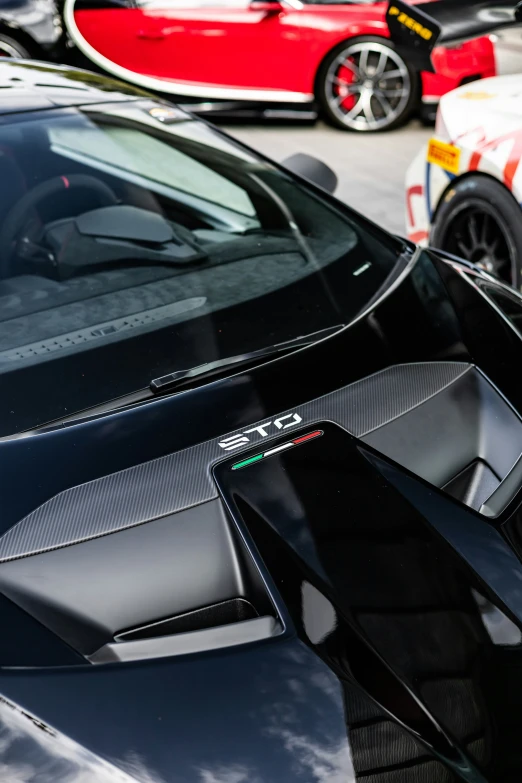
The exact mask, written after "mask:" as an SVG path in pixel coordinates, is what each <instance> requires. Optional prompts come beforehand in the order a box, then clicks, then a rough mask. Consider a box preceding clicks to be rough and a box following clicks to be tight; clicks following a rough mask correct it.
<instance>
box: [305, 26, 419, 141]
mask: <svg viewBox="0 0 522 783" xmlns="http://www.w3.org/2000/svg"><path fill="white" fill-rule="evenodd" d="M361 48H362V49H364V50H366V51H368V53H369V57H368V60H367V63H368V64H369V67H370V70H371V69H372V68H373V67H374V66H373V65H372V63H373V64H375V63H376V62H377V63H379V61H380V60H379V58H380V56H381V54H383V55H385V56H386V57H387V58H388V61H387V65H386V66H385V67H386V70H385V71H384V72H383V74H382V75H383V77H384V78H382V79H380V80H379V79H378V77H377V76H376V75H375V74H372V73H367V74H366V76H367V78H363V75H362V71H360V72H359V74H360V84H361V88H366V86H367V84H369V82H372V83H373V86H372V87H371V88H370V87H369V86H368V89H369V90H370V92H371V93H372V97H371V99H370V100H371V108H372V112H373V113H374V114H375V115H376V116H379V112H382V114H383V115H385V114H386V108H385V104H384V103H383V102H382V98H384V99H385V100H386V102H387V103H388V105H389V106H390V107H391V108H392V111H391V112H390V114H389V119H388V118H385V117H382V118H380V117H379V120H381V119H382V120H383V121H382V122H381V121H379V122H377V123H375V124H372V123H371V121H368V118H367V117H366V116H365V120H366V121H365V122H358V119H360V118H357V117H356V118H355V119H356V121H355V122H354V121H353V120H351V119H350V120H348V119H347V116H348V112H344V109H343V108H342V107H337V108H335V106H334V104H335V98H336V97H338V96H336V95H335V94H334V91H335V87H336V85H333V82H332V81H331V79H332V78H333V73H334V71H336V69H337V61H339V58H342V57H343V55H346V57H347V58H350V57H353V58H355V60H354V63H355V61H357V65H356V67H357V69H359V64H360V63H361V57H362V53H361V54H359V50H360V49H361ZM372 52H373V54H372ZM357 58H358V59H357ZM344 63H345V64H346V60H344ZM338 65H339V68H341V67H342V61H341V62H339V63H338ZM388 65H390V66H391V67H388ZM394 65H396V67H395V68H394V67H393V66H394ZM395 70H401V71H402V74H401V76H397V77H396V78H395V82H393V81H392V79H393V77H390V78H389V79H388V78H386V73H387V72H392V71H395ZM386 82H388V87H387V86H386ZM393 84H395V87H394V88H393V89H390V85H393ZM355 85H356V82H355V81H354V82H353V88H354V89H355ZM419 85H420V82H419V76H418V74H417V72H416V71H415V70H413V69H412V68H411V67H410V66H409V65H408V63H406V62H405V60H403V58H402V57H401V56H400V55H399V54H398V53H397V51H396V49H395V47H394V45H393V44H392V42H391V41H388V40H387V39H386V38H379V37H378V36H375V37H374V36H368V35H365V36H359V37H357V38H350V39H349V40H347V41H343V43H341V44H339V46H336V47H335V49H332V51H331V52H330V53H329V54H328V55H327V57H326V58H325V59H324V61H323V63H322V65H321V67H320V69H319V71H318V74H317V79H316V97H317V100H318V101H319V103H320V104H321V107H322V109H323V112H324V114H325V116H326V117H327V119H328V120H329V121H330V122H331V123H332V124H333V125H335V126H336V127H337V128H342V129H343V130H351V131H358V132H366V133H371V132H376V131H384V130H391V129H392V128H396V127H398V126H399V125H402V124H403V123H405V122H406V120H407V119H408V117H409V116H410V115H411V113H412V111H413V110H414V109H415V108H417V106H418V103H419V90H420V86H419ZM403 86H404V91H405V92H404V94H403V95H401V96H400V97H399V96H393V97H392V96H390V95H388V96H386V95H384V93H385V92H388V93H390V92H398V91H399V90H402V87H403ZM350 87H352V85H350V86H349V87H346V88H344V89H350ZM339 89H341V88H340V87H339ZM357 89H358V88H357ZM377 93H379V94H381V97H377ZM359 96H360V97H362V92H361V91H360V92H359ZM346 97H349V96H348V95H347V96H346ZM343 114H344V117H343ZM365 114H366V113H365Z"/></svg>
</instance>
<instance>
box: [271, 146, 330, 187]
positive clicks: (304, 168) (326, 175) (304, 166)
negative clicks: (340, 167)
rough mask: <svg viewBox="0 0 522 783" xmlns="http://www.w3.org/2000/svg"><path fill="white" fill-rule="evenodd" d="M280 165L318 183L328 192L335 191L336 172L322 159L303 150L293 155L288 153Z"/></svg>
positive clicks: (315, 183)
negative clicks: (287, 156)
mask: <svg viewBox="0 0 522 783" xmlns="http://www.w3.org/2000/svg"><path fill="white" fill-rule="evenodd" d="M281 165H282V166H284V167H285V168H287V169H288V170H289V171H292V172H293V173H294V174H298V175H299V176H300V177H303V178H304V179H308V180H310V182H313V183H314V185H319V187H320V188H323V190H327V191H328V193H335V190H336V188H337V184H338V179H337V174H336V173H335V171H332V169H331V168H330V167H329V166H327V165H326V163H323V161H322V160H319V159H318V158H314V157H312V155H306V154H305V153H303V152H296V153H295V155H290V157H289V158H285V160H283V161H281Z"/></svg>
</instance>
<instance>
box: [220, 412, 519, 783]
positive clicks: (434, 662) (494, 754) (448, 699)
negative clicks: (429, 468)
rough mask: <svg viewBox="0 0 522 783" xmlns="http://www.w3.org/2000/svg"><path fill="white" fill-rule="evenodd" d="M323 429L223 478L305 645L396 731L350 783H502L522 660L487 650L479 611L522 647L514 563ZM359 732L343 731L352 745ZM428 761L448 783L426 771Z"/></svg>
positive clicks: (509, 759)
mask: <svg viewBox="0 0 522 783" xmlns="http://www.w3.org/2000/svg"><path fill="white" fill-rule="evenodd" d="M318 426H319V427H320V428H321V429H322V430H323V431H324V435H323V437H321V438H320V439H317V440H313V441H309V442H307V443H305V444H303V445H301V446H299V447H298V448H295V449H292V450H290V451H287V452H283V453H282V454H281V455H275V456H273V457H270V458H268V459H266V460H263V461H261V462H256V463H253V464H251V465H249V466H247V467H245V468H243V469H240V470H236V471H234V470H232V469H231V466H232V464H233V461H228V462H226V463H223V464H222V465H221V466H220V467H219V468H218V469H217V470H216V477H217V480H218V483H219V485H220V487H221V489H222V491H223V493H224V496H225V498H226V499H227V500H228V503H229V505H230V507H231V509H232V510H233V513H234V515H235V517H236V519H237V520H238V523H239V524H240V525H244V526H245V527H246V529H247V530H248V533H249V534H250V535H251V536H252V538H253V540H254V542H255V544H256V545H257V547H258V548H259V551H260V554H261V556H262V557H263V560H264V562H265V565H266V566H267V569H268V571H269V572H270V573H271V575H272V576H273V578H274V580H275V582H276V585H277V587H278V589H279V590H280V593H281V597H282V600H283V601H284V603H285V605H286V606H287V607H288V608H289V609H290V612H291V614H292V619H293V620H294V622H295V624H296V627H297V628H298V631H299V635H300V637H301V638H302V640H303V641H304V642H306V643H307V644H309V645H310V646H311V647H312V649H314V650H315V651H316V652H317V654H318V655H319V656H320V657H321V658H322V659H323V660H324V661H325V662H326V663H327V665H328V666H329V667H330V668H331V669H332V670H333V671H334V672H335V673H336V674H337V676H338V678H339V680H340V681H341V683H343V684H344V683H345V682H348V684H349V686H350V688H349V690H348V693H347V695H346V699H347V701H348V700H349V699H350V698H351V690H353V687H354V685H358V686H359V688H360V689H361V690H362V691H363V692H364V693H365V694H366V695H367V696H368V697H370V698H371V699H372V700H373V701H374V702H376V703H377V704H378V705H379V707H380V709H381V711H382V713H383V714H384V715H386V716H387V718H385V717H382V718H381V721H382V722H379V721H378V720H376V722H375V726H379V725H380V726H383V725H387V722H389V721H390V720H391V721H393V728H392V726H391V725H390V726H389V727H388V726H387V728H389V731H388V732H383V736H382V742H381V744H380V746H379V747H378V748H377V747H375V748H372V749H370V748H368V749H367V755H366V756H365V760H364V764H367V763H368V761H369V760H370V759H371V760H372V761H373V766H372V768H371V770H368V768H366V767H363V768H358V765H357V763H356V764H355V772H356V774H364V775H369V774H384V772H385V770H384V768H386V769H387V770H388V771H390V769H391V768H394V769H395V770H397V771H398V770H399V769H404V770H405V774H410V775H411V774H412V772H413V770H414V769H415V767H417V770H416V772H417V774H418V775H419V779H426V780H446V779H448V780H449V779H462V780H470V781H471V780H473V781H475V780H484V779H488V780H504V779H506V777H505V775H506V771H507V769H509V768H510V767H512V768H515V769H516V768H518V767H519V764H520V761H521V757H520V754H519V749H518V748H517V747H511V748H510V747H509V746H508V747H505V740H504V737H505V734H506V731H508V732H509V730H510V729H512V728H513V724H514V725H516V723H517V722H518V720H519V719H520V711H519V710H518V711H517V717H515V715H513V714H511V715H510V716H507V715H505V714H504V713H503V711H502V710H500V711H497V705H498V702H499V700H500V701H502V700H504V699H506V698H507V697H508V696H509V690H508V692H507V693H505V694H503V693H502V688H503V687H504V688H505V682H504V683H502V685H501V684H500V683H497V667H499V668H502V667H503V665H504V664H503V659H504V658H506V659H507V663H508V665H509V664H510V663H512V661H513V657H514V656H515V655H516V653H515V651H514V650H513V649H512V648H510V646H508V647H507V648H506V647H504V648H499V647H496V645H498V643H499V642H498V636H497V637H495V636H494V635H493V637H491V636H488V633H487V624H485V623H484V622H483V620H482V617H481V613H480V608H479V602H480V601H481V602H482V603H483V604H484V602H485V603H487V604H488V605H490V606H491V607H492V608H493V610H494V611H496V612H497V613H498V617H499V618H500V620H501V623H503V624H504V626H505V627H506V628H507V629H509V630H510V631H511V632H512V633H513V638H514V640H515V644H516V646H518V647H519V646H520V642H521V641H522V634H521V632H520V628H521V627H522V612H521V606H522V592H521V588H520V581H519V575H520V563H519V561H518V559H517V557H516V555H515V554H514V553H513V551H512V550H511V549H510V548H509V546H508V545H507V544H506V542H505V541H504V540H503V539H502V537H501V535H500V534H499V533H498V532H497V531H495V530H494V529H493V528H492V527H491V526H490V525H489V524H488V523H487V522H486V521H484V519H481V518H480V517H479V516H478V515H477V514H475V513H474V512H472V511H469V510H465V509H464V508H463V507H462V506H461V505H460V504H456V503H455V502H454V501H452V500H451V499H449V498H447V497H444V495H443V494H442V493H441V492H440V491H438V490H434V488H433V487H432V486H430V485H427V484H425V483H424V482H422V481H421V480H419V479H418V478H417V477H414V476H412V475H408V474H407V472H405V471H404V469H401V468H399V467H398V466H394V465H393V464H391V463H389V462H388V461H387V460H384V459H383V458H382V457H380V456H379V455H377V454H376V453H375V452H373V450H371V449H368V447H366V446H363V445H361V444H360V443H359V442H358V441H357V440H356V439H354V438H352V437H351V436H349V435H348V434H347V433H346V432H344V431H343V430H341V429H340V428H338V427H337V426H335V425H331V424H329V423H324V424H319V425H318ZM296 435H297V436H298V433H296ZM427 447H429V446H427ZM457 531H458V532H457ZM448 544H449V545H450V546H449V547H448ZM491 551H494V552H495V561H494V565H493V564H492V562H491V556H490V555H489V553H490V552H491ZM486 552H487V553H488V556H487V557H485V553H486ZM442 575H443V576H442ZM477 596H480V599H477ZM314 612H315V615H314ZM515 623H516V625H515ZM497 634H498V628H497ZM421 640H422V641H423V644H421V643H420V641H421ZM508 644H509V643H508ZM517 659H518V660H520V652H519V653H518V656H517ZM493 683H495V686H493ZM519 709H520V708H519ZM346 712H347V713H349V707H348V705H347V707H346ZM399 727H400V728H399ZM357 730H358V723H357V722H355V723H354V724H352V725H350V722H348V736H349V737H350V735H351V732H354V731H355V732H357ZM403 732H407V736H403ZM408 738H409V739H408ZM429 750H431V754H433V755H434V756H435V757H438V758H439V759H444V760H445V762H446V765H447V769H449V770H452V772H453V773H454V775H455V777H453V775H450V776H449V777H448V772H447V771H445V770H444V769H442V768H440V767H439V766H438V765H433V768H432V770H431V771H430V772H426V769H425V768H424V769H423V767H424V765H425V764H426V763H427V760H428V759H430V757H431V754H430V753H429V752H427V751H429ZM431 763H432V764H433V761H431ZM479 768H482V770H483V774H481V773H480V771H479ZM406 770H408V772H406ZM424 775H425V776H426V777H425V778H424V777H421V776H424ZM413 779H415V778H413Z"/></svg>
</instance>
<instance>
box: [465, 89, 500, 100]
mask: <svg viewBox="0 0 522 783" xmlns="http://www.w3.org/2000/svg"><path fill="white" fill-rule="evenodd" d="M495 97H496V96H495V95H494V93H492V92H473V91H472V90H470V91H469V92H463V93H461V94H460V95H459V98H460V99H461V100H463V101H489V100H491V98H495Z"/></svg>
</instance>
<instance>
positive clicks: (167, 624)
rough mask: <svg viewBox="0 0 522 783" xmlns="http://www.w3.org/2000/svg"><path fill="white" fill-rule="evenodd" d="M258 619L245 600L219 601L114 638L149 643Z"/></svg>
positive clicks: (252, 608) (120, 640)
mask: <svg viewBox="0 0 522 783" xmlns="http://www.w3.org/2000/svg"><path fill="white" fill-rule="evenodd" d="M257 616H258V613H257V611H256V610H255V609H254V607H253V606H252V604H251V603H250V601H246V600H245V599H244V598H233V599H232V600H230V601H221V602H220V603H218V604H212V605H211V606H204V607H203V608H202V609H196V610H195V611H193V612H186V613H185V614H181V615H178V616H177V617H170V618H169V619H167V620H160V621H159V622H157V623H151V624H150V625H144V626H142V627H141V628H133V629H132V630H131V631H125V632H124V633H119V634H118V635H117V636H115V641H117V642H130V641H134V640H136V639H152V638H157V637H158V636H169V635H170V634H176V633H190V632H191V631H202V630H203V629H205V628H216V627H217V626H220V625H230V624H231V623H241V622H244V621H245V620H253V619H254V617H257Z"/></svg>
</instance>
